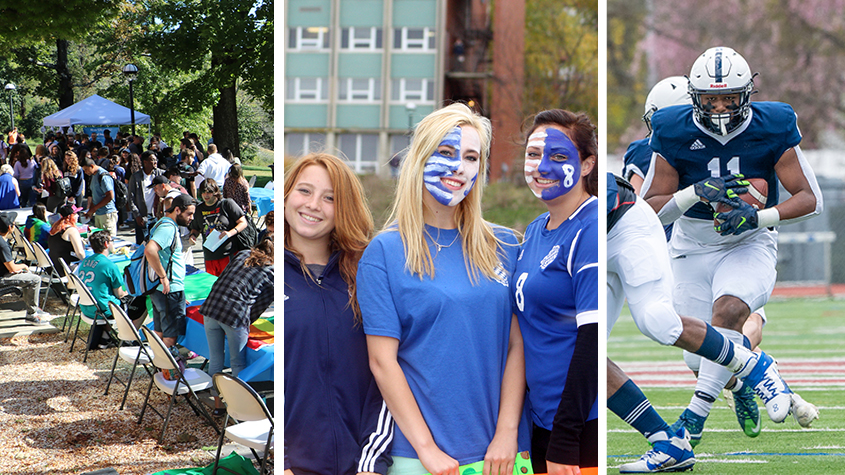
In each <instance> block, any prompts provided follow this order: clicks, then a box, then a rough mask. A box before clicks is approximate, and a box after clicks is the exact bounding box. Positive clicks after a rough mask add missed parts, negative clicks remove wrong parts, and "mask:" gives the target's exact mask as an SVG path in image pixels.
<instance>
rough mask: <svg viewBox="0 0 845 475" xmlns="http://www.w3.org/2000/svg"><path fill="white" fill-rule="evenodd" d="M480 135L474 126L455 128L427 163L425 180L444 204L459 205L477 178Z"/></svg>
mask: <svg viewBox="0 0 845 475" xmlns="http://www.w3.org/2000/svg"><path fill="white" fill-rule="evenodd" d="M480 151H481V138H480V137H479V135H478V131H477V130H475V128H474V127H471V126H468V125H465V126H463V127H454V128H453V129H452V130H450V131H449V132H448V133H447V134H446V135H445V136H444V137H443V140H442V141H441V142H440V145H438V146H437V148H436V149H435V150H434V153H432V154H431V156H430V157H429V158H428V160H426V162H425V171H424V175H423V179H424V181H425V187H426V189H427V190H428V191H429V193H431V195H432V196H433V197H434V198H435V199H436V200H437V201H438V202H439V203H440V204H442V205H444V206H456V205H457V204H458V203H460V202H461V201H463V199H464V198H465V197H466V196H467V195H468V194H469V192H470V190H472V187H473V185H475V181H476V180H477V179H478V170H479V160H480V153H481V152H480Z"/></svg>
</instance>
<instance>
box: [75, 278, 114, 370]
mask: <svg viewBox="0 0 845 475" xmlns="http://www.w3.org/2000/svg"><path fill="white" fill-rule="evenodd" d="M68 277H69V278H70V279H71V280H72V281H73V286H74V287H75V288H76V292H77V295H79V305H80V306H82V305H91V306H93V307H94V308H95V309H96V310H95V313H94V318H91V317H87V316H85V314H84V313H82V309H80V310H79V320H77V321H76V330H74V332H73V341H72V342H71V343H70V352H71V353H73V345H74V344H75V343H76V337H77V335H78V334H79V325H80V323H81V322H85V323H87V324H88V325H90V326H91V327H93V326H94V325H106V331H108V332H109V334H110V335H111V337H112V338H114V339H115V340H116V339H117V335H115V334H114V328H112V326H111V324H112V323H113V321H109V319H108V318H106V314H105V312H104V311H103V310H101V309H100V306H99V305H97V301H96V300H94V296H93V295H91V291H90V290H88V287H86V286H85V284H84V283H83V282H82V280H80V279H79V276H77V275H76V274H68ZM89 332H90V330H89ZM89 338H90V333H89ZM88 351H89V348H88V345H87V344H86V345H85V357H84V358H82V362H83V363H85V362H86V361H88Z"/></svg>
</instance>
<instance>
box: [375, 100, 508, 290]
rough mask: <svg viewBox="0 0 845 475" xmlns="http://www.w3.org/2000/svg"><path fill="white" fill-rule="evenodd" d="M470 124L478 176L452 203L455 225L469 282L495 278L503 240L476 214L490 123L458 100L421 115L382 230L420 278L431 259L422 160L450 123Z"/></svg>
mask: <svg viewBox="0 0 845 475" xmlns="http://www.w3.org/2000/svg"><path fill="white" fill-rule="evenodd" d="M464 125H466V126H470V127H473V128H475V129H476V130H477V131H478V136H479V138H480V139H481V150H480V151H479V152H480V154H479V164H478V167H479V169H478V178H477V179H476V181H475V186H473V187H472V190H471V191H470V192H469V194H468V195H467V196H466V198H464V199H463V200H462V201H461V202H460V203H458V205H457V210H456V224H457V227H458V232H459V233H460V234H461V243H462V245H463V249H464V263H465V264H466V268H467V274H468V275H469V277H470V280H471V281H472V282H475V281H476V279H477V278H478V272H479V271H481V273H482V274H484V275H485V276H486V277H488V278H495V276H496V273H495V270H496V267H497V266H498V265H499V256H498V254H499V250H500V249H501V246H503V245H505V244H504V243H503V242H502V241H501V240H499V239H498V238H497V237H496V235H495V233H494V232H493V227H492V226H491V225H490V223H488V222H486V221H484V220H483V219H482V217H481V197H482V192H483V184H484V183H485V182H486V181H487V160H488V159H489V157H490V141H491V138H492V133H493V127H492V125H491V124H490V120H489V119H487V118H486V117H482V116H480V115H478V114H476V113H475V112H473V111H472V109H470V108H469V107H467V106H466V105H464V104H459V103H456V104H451V105H448V106H446V107H443V108H442V109H438V110H436V111H434V112H432V113H431V114H429V115H427V116H426V117H425V118H424V119H423V120H422V121H421V122H420V123H419V124H418V125H417V127H416V129H415V130H414V136H413V139H412V141H411V146H410V149H409V150H408V155H407V156H406V158H405V162H404V163H403V164H402V171H401V174H400V175H399V183H398V185H397V187H396V198H395V199H394V202H393V209H392V211H391V213H390V218H388V220H387V223H388V224H387V225H386V226H385V228H384V230H383V231H384V232H388V231H396V230H398V231H399V234H400V235H401V237H402V244H403V247H404V248H405V265H406V267H407V268H408V270H409V271H411V273H413V274H418V275H419V276H420V279H422V278H423V276H424V275H429V276H431V277H434V260H433V258H432V256H431V251H430V250H429V247H428V244H427V243H426V240H425V235H424V230H425V222H424V221H423V207H424V204H423V193H428V191H427V190H426V188H425V185H424V181H423V176H424V173H425V162H426V160H428V158H429V157H430V156H431V154H432V153H433V152H434V150H435V149H436V148H437V146H438V145H439V144H440V142H441V141H442V140H443V137H444V136H445V135H446V133H448V132H449V131H450V130H452V128H454V127H455V126H464Z"/></svg>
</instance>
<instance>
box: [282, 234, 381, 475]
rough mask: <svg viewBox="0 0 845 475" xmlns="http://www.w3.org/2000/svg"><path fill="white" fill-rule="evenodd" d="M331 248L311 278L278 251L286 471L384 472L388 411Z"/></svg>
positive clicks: (325, 474)
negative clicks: (281, 288)
mask: <svg viewBox="0 0 845 475" xmlns="http://www.w3.org/2000/svg"><path fill="white" fill-rule="evenodd" d="M339 257H340V255H339V254H338V253H335V254H333V255H332V256H331V258H330V259H329V263H328V265H327V266H326V268H325V269H324V270H323V273H322V275H321V276H318V277H317V282H314V281H313V280H312V279H311V278H310V277H307V276H305V275H304V274H303V271H302V268H301V267H300V263H299V259H297V258H296V257H295V256H294V255H293V253H291V252H290V251H287V250H285V273H284V276H285V287H284V294H285V310H284V315H285V324H284V328H285V343H284V345H285V346H284V348H285V372H284V378H285V389H284V390H285V397H284V401H285V432H284V433H285V470H287V469H291V470H293V472H294V474H296V475H305V474H320V475H345V474H352V475H354V474H356V473H358V472H377V473H381V474H385V473H387V467H388V466H389V464H390V463H391V462H390V460H391V459H390V457H389V453H390V445H391V442H392V440H393V417H392V416H391V414H390V413H389V412H388V410H387V406H386V405H385V404H384V401H383V399H382V397H381V393H379V390H378V386H377V385H376V382H375V379H374V378H373V375H372V373H371V372H370V366H369V359H368V356H367V340H366V337H365V335H364V331H363V327H362V326H361V325H355V321H354V314H353V312H352V308H351V307H350V306H349V286H348V285H347V284H346V282H345V281H344V280H343V278H341V276H340V270H339V267H338V261H339Z"/></svg>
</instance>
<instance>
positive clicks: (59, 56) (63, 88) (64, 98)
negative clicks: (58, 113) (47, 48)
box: [56, 40, 73, 109]
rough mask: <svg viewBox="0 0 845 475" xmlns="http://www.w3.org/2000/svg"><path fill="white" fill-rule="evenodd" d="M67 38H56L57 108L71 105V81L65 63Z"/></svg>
mask: <svg viewBox="0 0 845 475" xmlns="http://www.w3.org/2000/svg"><path fill="white" fill-rule="evenodd" d="M67 43H68V42H67V40H56V73H57V74H58V75H59V109H64V108H65V107H70V106H72V105H73V81H72V79H73V78H72V77H71V74H70V69H69V68H68V63H67V46H68V44H67Z"/></svg>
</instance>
